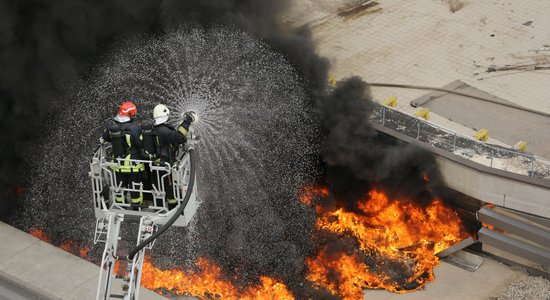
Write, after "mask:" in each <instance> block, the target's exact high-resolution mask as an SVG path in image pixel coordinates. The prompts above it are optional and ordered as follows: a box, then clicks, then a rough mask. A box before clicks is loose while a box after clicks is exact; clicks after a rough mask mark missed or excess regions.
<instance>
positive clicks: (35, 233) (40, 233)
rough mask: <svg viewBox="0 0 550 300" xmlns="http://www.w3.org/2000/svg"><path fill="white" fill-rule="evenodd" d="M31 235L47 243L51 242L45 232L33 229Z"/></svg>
mask: <svg viewBox="0 0 550 300" xmlns="http://www.w3.org/2000/svg"><path fill="white" fill-rule="evenodd" d="M29 234H30V235H32V236H34V237H35V238H38V239H40V240H43V241H44V242H46V243H49V242H50V239H49V238H48V237H47V236H46V234H45V233H44V231H43V230H41V229H31V231H29Z"/></svg>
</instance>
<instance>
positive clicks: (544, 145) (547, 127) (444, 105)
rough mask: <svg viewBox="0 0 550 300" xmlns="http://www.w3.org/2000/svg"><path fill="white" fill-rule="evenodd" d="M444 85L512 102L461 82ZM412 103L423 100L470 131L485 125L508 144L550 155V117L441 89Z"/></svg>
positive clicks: (427, 105)
mask: <svg viewBox="0 0 550 300" xmlns="http://www.w3.org/2000/svg"><path fill="white" fill-rule="evenodd" d="M549 84H550V78H549ZM443 88H446V89H451V90H458V91H460V92H463V93H467V94H470V95H476V96H481V97H485V98H489V99H492V100H495V101H498V102H503V103H511V101H508V100H505V99H502V98H499V97H495V96H492V95H491V94H489V93H485V92H483V91H481V90H479V89H477V88H474V87H472V86H469V85H467V84H465V83H462V82H460V81H455V82H454V83H451V84H448V85H445V86H444V87H443ZM414 102H418V103H424V104H423V105H422V106H423V107H427V108H429V109H430V111H432V112H435V113H437V114H438V115H440V116H443V117H445V118H447V119H449V120H452V121H454V122H457V123H459V124H462V125H464V126H466V127H469V128H472V129H473V130H479V129H481V128H488V129H489V135H490V136H492V137H494V138H496V139H498V140H500V141H503V142H505V143H506V144H508V145H514V144H515V143H517V142H519V141H521V140H523V141H527V143H528V144H527V151H529V152H532V153H534V154H536V155H539V156H542V157H549V158H550V118H548V117H545V116H541V115H537V114H533V113H530V112H525V111H519V110H516V109H513V108H509V107H505V106H500V105H498V104H494V103H489V102H484V101H480V100H476V99H472V98H467V97H463V96H458V95H452V94H448V93H441V92H432V93H428V94H426V95H424V96H422V97H420V98H419V99H417V100H414Z"/></svg>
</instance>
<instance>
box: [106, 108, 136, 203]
mask: <svg viewBox="0 0 550 300" xmlns="http://www.w3.org/2000/svg"><path fill="white" fill-rule="evenodd" d="M136 114H137V107H136V105H135V104H134V103H132V102H124V103H122V105H120V108H119V109H118V113H117V115H116V116H115V117H114V118H113V119H112V120H110V121H109V122H108V124H107V129H106V130H105V131H104V132H103V135H102V137H101V138H102V140H104V141H107V142H110V143H111V145H112V152H113V156H112V157H113V161H116V160H115V159H117V158H121V159H122V161H119V165H118V166H117V167H113V170H114V171H115V178H116V182H117V184H118V185H121V186H122V187H123V188H131V189H141V187H142V173H143V171H144V165H143V163H136V162H131V161H130V159H142V156H141V149H142V148H143V146H142V141H141V127H140V126H138V125H137V124H136V123H135V122H134V118H135V116H136ZM130 199H131V200H130V201H131V203H132V204H133V205H141V204H142V203H143V193H142V192H137V191H131V192H130ZM124 200H125V194H124V193H122V194H121V195H116V196H115V201H116V202H117V203H124V202H125V201H124Z"/></svg>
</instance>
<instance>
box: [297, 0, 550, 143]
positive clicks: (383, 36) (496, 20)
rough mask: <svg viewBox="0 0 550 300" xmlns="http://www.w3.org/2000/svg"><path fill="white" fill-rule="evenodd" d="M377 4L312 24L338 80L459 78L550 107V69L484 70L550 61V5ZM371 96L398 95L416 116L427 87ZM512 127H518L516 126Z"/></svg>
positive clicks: (541, 1) (504, 0) (437, 82)
mask: <svg viewBox="0 0 550 300" xmlns="http://www.w3.org/2000/svg"><path fill="white" fill-rule="evenodd" d="M302 1H305V0H302ZM302 1H299V2H302ZM319 2H327V1H319ZM377 2H379V5H378V7H377V9H376V10H373V11H372V13H369V14H364V15H362V16H360V17H357V18H345V17H338V16H337V14H336V13H333V16H334V17H324V18H323V20H326V21H324V22H315V23H312V24H313V25H314V27H313V29H312V30H313V37H314V39H315V41H316V42H317V45H318V51H319V53H320V54H321V55H322V56H325V57H327V58H328V59H329V60H330V61H331V62H332V69H331V72H332V73H333V74H334V75H335V77H336V78H338V79H340V78H345V77H349V76H354V75H358V76H361V77H362V78H363V79H364V80H366V81H367V82H381V83H402V84H412V85H424V86H434V87H441V86H444V85H446V84H448V83H450V82H453V81H455V80H457V79H458V80H461V81H463V82H465V83H467V84H468V85H470V86H472V87H475V88H478V89H480V90H483V91H486V92H488V93H490V94H492V95H495V96H497V97H500V98H503V99H507V100H509V101H512V102H514V103H516V104H518V105H521V106H524V107H528V108H531V109H535V110H540V111H543V112H547V113H548V112H550V97H548V95H549V94H550V84H548V82H549V78H550V77H549V75H550V71H549V70H531V71H521V72H517V71H515V72H514V71H506V72H493V73H485V71H486V70H487V68H488V67H490V66H492V65H504V64H519V63H525V62H535V63H536V62H540V61H548V59H547V57H548V56H549V55H550V52H549V51H538V52H537V51H533V50H535V49H540V48H541V47H542V46H543V45H545V44H548V43H549V40H550V33H549V32H548V30H546V28H548V26H550V18H548V16H547V12H548V11H550V2H548V1H546V0H525V1H521V2H518V1H512V0H497V1H458V2H462V3H463V7H462V8H461V9H459V10H458V11H455V12H454V13H453V12H451V11H450V7H449V4H448V2H449V1H424V0H379V1H377ZM314 8H315V7H310V9H312V10H314ZM380 8H381V9H380ZM528 21H532V22H530V23H528ZM525 24H528V25H525ZM372 93H373V96H374V98H375V99H376V100H379V101H381V100H383V99H386V98H388V97H389V96H397V101H398V104H397V107H398V109H400V110H402V111H404V112H407V113H409V114H411V115H412V114H414V112H415V111H416V108H413V107H411V106H410V105H409V104H410V101H412V100H414V99H416V98H418V97H420V96H421V95H423V94H425V91H419V90H405V89H396V88H377V87H373V88H372ZM461 112H463V113H467V109H462V110H461ZM511 118H514V117H513V116H512V117H511ZM430 121H431V122H433V123H436V124H438V125H440V126H444V127H446V128H448V129H451V130H453V131H457V132H459V133H461V134H464V135H468V136H471V135H473V134H474V132H475V131H474V130H472V129H471V128H468V127H467V126H463V125H461V124H459V123H457V122H453V121H451V120H449V119H448V118H445V117H443V116H440V115H437V114H436V113H432V114H431V120H430ZM506 129H507V130H509V131H510V132H511V133H515V130H516V128H515V126H514V124H509V126H507V128H506ZM519 135H521V134H519ZM541 139H542V138H541ZM489 142H491V143H499V141H497V140H494V139H491V140H490V141H489ZM504 144H506V143H504Z"/></svg>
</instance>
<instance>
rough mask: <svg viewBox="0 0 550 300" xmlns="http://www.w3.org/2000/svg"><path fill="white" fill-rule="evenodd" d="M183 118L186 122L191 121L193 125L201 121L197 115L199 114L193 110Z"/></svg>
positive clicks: (184, 114)
mask: <svg viewBox="0 0 550 300" xmlns="http://www.w3.org/2000/svg"><path fill="white" fill-rule="evenodd" d="M181 117H182V119H184V120H189V121H190V122H191V123H193V122H197V121H198V120H199V115H197V113H196V112H194V111H192V110H190V111H186V112H184V113H183V114H182V115H181Z"/></svg>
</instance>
